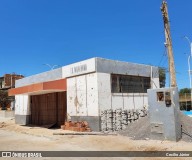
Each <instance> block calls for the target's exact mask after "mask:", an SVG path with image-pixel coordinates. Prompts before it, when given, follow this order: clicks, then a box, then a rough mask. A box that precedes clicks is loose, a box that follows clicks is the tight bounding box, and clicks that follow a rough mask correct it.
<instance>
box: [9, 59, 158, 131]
mask: <svg viewBox="0 0 192 160" xmlns="http://www.w3.org/2000/svg"><path fill="white" fill-rule="evenodd" d="M149 88H159V73H158V67H154V66H149V65H143V64H135V63H128V62H121V61H115V60H108V59H103V58H91V59H88V60H85V61H81V62H77V63H74V64H70V65H67V66H63V67H61V68H58V69H55V70H51V71H48V72H44V73H40V74H37V75H33V76H30V77H26V78H23V79H20V80H18V81H16V88H15V89H11V90H10V91H9V94H10V95H15V96H16V102H15V103H16V105H15V120H16V123H19V124H25V125H26V124H29V123H31V124H36V125H45V124H46V125H47V124H54V123H57V124H58V125H60V124H63V123H64V121H65V120H67V118H70V119H71V120H72V121H87V122H88V123H89V126H90V128H91V129H92V130H94V131H100V130H101V112H102V111H103V110H106V109H119V108H122V109H142V108H143V107H147V106H148V98H147V89H149Z"/></svg>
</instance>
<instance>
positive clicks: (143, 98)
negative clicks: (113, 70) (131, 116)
mask: <svg viewBox="0 0 192 160" xmlns="http://www.w3.org/2000/svg"><path fill="white" fill-rule="evenodd" d="M97 76H98V91H99V92H98V97H99V98H98V99H99V110H100V112H101V111H102V110H106V109H113V110H114V109H119V108H122V109H143V107H144V106H145V107H147V106H148V100H147V93H111V81H110V74H106V73H97Z"/></svg>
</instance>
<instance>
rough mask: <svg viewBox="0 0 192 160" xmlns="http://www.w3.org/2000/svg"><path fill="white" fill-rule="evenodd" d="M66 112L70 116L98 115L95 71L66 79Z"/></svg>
mask: <svg viewBox="0 0 192 160" xmlns="http://www.w3.org/2000/svg"><path fill="white" fill-rule="evenodd" d="M67 112H68V114H69V115H70V116H98V88H97V74H96V73H92V74H87V75H82V76H77V77H72V78H68V79H67Z"/></svg>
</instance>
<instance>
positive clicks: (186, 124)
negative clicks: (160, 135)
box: [118, 112, 192, 142]
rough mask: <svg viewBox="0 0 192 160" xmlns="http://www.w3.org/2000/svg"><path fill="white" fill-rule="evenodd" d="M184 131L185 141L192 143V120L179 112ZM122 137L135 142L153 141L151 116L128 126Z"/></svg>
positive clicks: (121, 133) (120, 132)
mask: <svg viewBox="0 0 192 160" xmlns="http://www.w3.org/2000/svg"><path fill="white" fill-rule="evenodd" d="M179 115H180V119H181V124H182V129H183V131H184V132H186V133H187V134H188V135H187V134H184V133H183V134H182V139H181V140H183V141H186V142H192V137H190V136H189V135H192V118H191V117H189V116H186V115H184V114H183V113H182V112H179ZM118 133H119V134H120V135H123V136H128V137H131V138H132V139H134V140H147V139H151V137H150V133H151V131H150V119H149V116H146V117H143V118H140V119H139V120H138V121H136V122H134V123H131V124H129V125H128V126H127V128H126V129H125V130H121V131H119V132H118Z"/></svg>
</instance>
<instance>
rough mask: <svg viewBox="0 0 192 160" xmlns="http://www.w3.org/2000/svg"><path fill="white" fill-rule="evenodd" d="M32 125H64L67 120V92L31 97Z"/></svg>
mask: <svg viewBox="0 0 192 160" xmlns="http://www.w3.org/2000/svg"><path fill="white" fill-rule="evenodd" d="M30 107H31V124H34V125H51V124H57V125H58V126H60V125H61V124H64V121H65V119H66V112H67V111H66V110H67V103H66V92H57V93H49V94H42V95H33V96H31V104H30Z"/></svg>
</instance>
